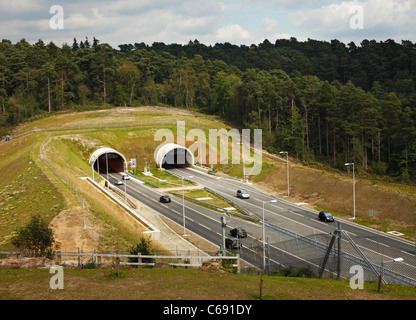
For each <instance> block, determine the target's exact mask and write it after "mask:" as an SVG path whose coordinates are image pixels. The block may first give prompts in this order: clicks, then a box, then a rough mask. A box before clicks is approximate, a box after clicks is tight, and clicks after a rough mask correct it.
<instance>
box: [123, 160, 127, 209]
mask: <svg viewBox="0 0 416 320" xmlns="http://www.w3.org/2000/svg"><path fill="white" fill-rule="evenodd" d="M124 174H125V175H127V162H124ZM125 175H124V176H123V177H125ZM124 202H125V203H127V179H124Z"/></svg>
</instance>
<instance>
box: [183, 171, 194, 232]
mask: <svg viewBox="0 0 416 320" xmlns="http://www.w3.org/2000/svg"><path fill="white" fill-rule="evenodd" d="M181 178H182V215H183V236H184V237H186V236H189V234H186V227H185V218H186V217H185V188H184V186H183V176H181ZM189 178H192V176H189Z"/></svg>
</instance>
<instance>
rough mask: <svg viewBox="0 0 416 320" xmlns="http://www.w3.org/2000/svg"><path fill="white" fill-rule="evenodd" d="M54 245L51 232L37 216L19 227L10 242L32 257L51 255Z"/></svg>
mask: <svg viewBox="0 0 416 320" xmlns="http://www.w3.org/2000/svg"><path fill="white" fill-rule="evenodd" d="M54 243H55V239H54V236H53V230H52V229H50V228H49V227H48V225H47V223H46V222H45V221H43V220H42V219H41V217H40V216H39V215H38V214H35V215H33V216H32V217H31V219H30V221H29V223H28V224H27V225H26V226H23V227H21V228H20V229H19V230H18V232H17V234H16V236H15V237H14V238H13V240H12V244H13V245H14V246H15V247H16V248H17V249H18V250H20V251H28V252H29V253H31V254H33V255H34V256H43V255H45V254H51V253H52V246H53V245H54Z"/></svg>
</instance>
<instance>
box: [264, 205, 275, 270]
mask: <svg viewBox="0 0 416 320" xmlns="http://www.w3.org/2000/svg"><path fill="white" fill-rule="evenodd" d="M269 202H270V203H272V202H277V200H276V199H272V200H267V201H263V268H264V269H266V230H265V228H264V204H265V203H269Z"/></svg>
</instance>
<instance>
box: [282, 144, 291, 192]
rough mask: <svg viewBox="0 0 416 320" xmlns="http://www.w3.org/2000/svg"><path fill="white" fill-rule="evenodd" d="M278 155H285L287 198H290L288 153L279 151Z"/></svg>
mask: <svg viewBox="0 0 416 320" xmlns="http://www.w3.org/2000/svg"><path fill="white" fill-rule="evenodd" d="M279 153H280V154H285V153H286V167H287V173H286V176H287V196H288V197H289V196H290V192H289V152H287V151H280V152H279Z"/></svg>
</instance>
